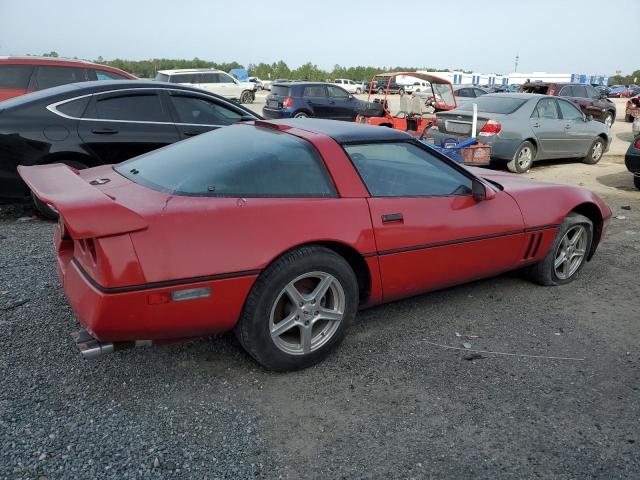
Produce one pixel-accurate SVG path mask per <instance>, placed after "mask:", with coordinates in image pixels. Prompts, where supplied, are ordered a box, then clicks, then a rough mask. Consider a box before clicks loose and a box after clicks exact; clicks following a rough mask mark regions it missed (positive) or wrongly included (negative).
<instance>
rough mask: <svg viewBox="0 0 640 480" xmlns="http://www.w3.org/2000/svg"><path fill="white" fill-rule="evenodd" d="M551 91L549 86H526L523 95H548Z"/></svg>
mask: <svg viewBox="0 0 640 480" xmlns="http://www.w3.org/2000/svg"><path fill="white" fill-rule="evenodd" d="M548 91H549V85H524V86H523V87H522V92H523V93H539V94H541V95H546V94H547V92H548Z"/></svg>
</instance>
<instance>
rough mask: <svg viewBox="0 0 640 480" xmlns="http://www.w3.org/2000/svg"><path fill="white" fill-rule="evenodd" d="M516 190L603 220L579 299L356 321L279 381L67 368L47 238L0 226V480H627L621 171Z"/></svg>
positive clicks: (567, 292) (475, 301) (464, 304)
mask: <svg viewBox="0 0 640 480" xmlns="http://www.w3.org/2000/svg"><path fill="white" fill-rule="evenodd" d="M629 128H630V127H629ZM528 176H530V177H531V178H535V179H538V180H543V181H549V182H559V183H567V184H572V185H580V186H584V187H585V188H589V189H591V190H594V191H596V192H597V193H598V194H600V195H601V196H602V197H603V198H605V200H606V202H607V203H608V204H609V205H610V207H611V209H612V210H613V214H614V217H618V218H613V219H612V222H611V226H610V228H609V232H608V236H607V238H606V239H605V241H604V243H603V244H602V245H601V247H600V248H599V250H598V252H597V254H596V256H595V257H594V259H593V260H592V261H591V262H589V263H588V264H587V265H586V266H585V268H584V269H583V271H582V272H581V274H580V276H579V278H578V279H576V281H574V282H573V283H571V284H569V285H566V286H563V287H540V286H537V285H533V284H531V283H529V282H527V281H525V280H523V279H522V278H521V277H520V276H519V275H518V274H517V273H512V274H507V275H502V276H499V277H496V278H492V279H488V280H483V281H479V282H474V283H471V284H468V285H463V286H459V287H455V288H450V289H447V290H443V291H438V292H433V293H430V294H426V295H421V296H417V297H413V298H410V299H407V300H403V301H398V302H394V303H391V304H388V305H384V306H380V307H377V308H373V309H369V310H366V311H363V312H360V314H359V315H358V317H357V319H356V321H355V324H354V325H352V327H351V328H350V330H349V331H348V333H347V337H346V339H345V341H344V343H343V344H342V345H341V346H340V348H339V349H338V350H337V351H336V352H335V353H334V354H333V355H332V356H331V357H330V358H329V359H328V360H327V361H325V362H324V363H322V364H320V365H317V366H316V367H313V368H310V369H308V370H305V371H301V372H296V373H290V374H274V373H271V372H267V371H265V370H263V369H261V368H260V367H258V366H257V365H256V364H255V363H254V362H253V361H252V360H251V359H250V358H249V357H248V356H247V355H246V354H244V353H243V352H242V350H241V349H240V347H239V346H238V344H237V342H236V341H235V339H234V338H233V337H232V336H230V335H227V336H222V337H220V338H203V339H199V340H196V341H192V342H188V343H182V344H175V345H171V346H167V347H162V348H154V349H139V350H134V351H127V352H121V353H116V354H113V355H111V356H105V357H103V358H100V359H97V360H95V361H85V360H82V359H81V358H80V357H79V355H78V354H77V352H76V351H75V350H74V346H73V344H72V341H71V338H70V336H69V333H70V332H72V331H74V330H76V329H77V323H76V321H75V320H74V319H73V315H72V312H71V310H70V309H69V306H68V304H67V302H66V300H65V298H64V296H63V294H62V292H61V289H60V287H59V285H58V280H57V278H56V275H55V268H54V252H53V248H52V241H51V236H52V232H53V227H54V225H53V224H52V223H49V222H43V221H24V222H23V221H17V215H16V213H15V210H13V211H12V210H11V209H8V208H7V207H2V209H1V210H0V371H1V372H2V376H0V478H7V479H15V478H51V479H53V478H115V479H123V478H175V479H182V478H229V479H244V478H265V479H279V478H283V479H300V478H305V479H306V478H309V479H329V478H330V479H334V478H335V479H338V478H350V479H351V478H355V479H411V478H415V479H423V478H434V479H435V478H437V479H441V478H451V479H456V480H458V479H485V478H486V479H496V478H501V479H532V478H545V479H546V478H553V479H567V480H568V479H587V478H598V479H607V480H609V479H637V478H638V475H639V474H638V472H640V433H639V432H640V430H639V429H638V424H639V420H640V391H639V388H640V350H639V348H638V339H639V338H640V286H639V285H638V281H639V272H640V255H639V253H640V246H639V241H640V191H637V190H635V189H634V187H633V184H632V180H631V175H630V174H629V173H628V172H626V170H625V169H624V165H623V164H622V158H621V157H619V156H608V157H605V158H604V159H603V160H602V161H601V162H600V163H599V164H598V165H595V166H589V165H584V164H581V163H573V162H546V163H542V164H540V165H536V167H535V168H534V169H532V170H531V171H530V172H529V174H528ZM467 341H468V342H470V343H471V346H472V349H473V350H478V351H480V352H485V353H476V354H474V353H473V352H469V351H466V350H465V349H464V347H463V345H462V343H463V342H467ZM486 352H495V353H486Z"/></svg>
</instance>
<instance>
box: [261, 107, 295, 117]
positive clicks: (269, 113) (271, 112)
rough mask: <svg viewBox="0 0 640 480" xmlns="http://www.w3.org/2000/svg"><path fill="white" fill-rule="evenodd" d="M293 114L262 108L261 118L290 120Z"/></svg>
mask: <svg viewBox="0 0 640 480" xmlns="http://www.w3.org/2000/svg"><path fill="white" fill-rule="evenodd" d="M292 113H293V112H289V111H287V110H284V109H280V108H267V107H263V108H262V116H263V117H264V118H291V114H292Z"/></svg>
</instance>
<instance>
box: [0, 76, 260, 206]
mask: <svg viewBox="0 0 640 480" xmlns="http://www.w3.org/2000/svg"><path fill="white" fill-rule="evenodd" d="M259 118H260V116H259V115H256V114H255V113H253V112H251V110H248V109H246V108H244V107H242V106H240V105H238V104H236V103H233V102H231V101H229V100H226V99H225V98H223V97H220V96H218V95H215V94H212V93H208V92H205V91H202V90H199V89H196V88H192V87H187V86H182V85H178V84H173V83H161V82H147V81H141V80H131V81H128V80H118V81H95V82H84V83H73V84H68V85H63V86H60V87H54V88H50V89H47V90H41V91H39V92H34V93H29V94H27V95H22V96H20V97H16V98H13V99H10V100H6V101H4V102H0V199H1V200H4V201H10V200H17V199H22V198H25V197H28V195H29V190H28V188H27V186H26V185H25V184H24V183H23V182H22V180H21V179H20V177H19V176H18V173H17V166H18V165H39V164H47V163H65V164H67V165H70V166H73V167H75V168H78V169H82V168H86V167H95V166H97V165H102V164H109V163H119V162H122V161H124V160H127V159H129V158H132V157H135V156H137V155H141V154H143V153H146V152H149V151H151V150H154V149H156V148H160V147H164V146H165V145H169V144H171V143H174V142H177V141H179V140H182V139H185V138H189V137H192V136H194V135H198V134H199V133H203V132H207V131H209V130H212V129H215V128H219V127H222V126H225V125H230V124H232V123H235V122H238V121H241V120H255V119H259ZM36 206H37V207H38V208H39V209H40V210H41V211H42V213H43V214H45V215H47V216H51V211H50V210H49V209H48V208H47V207H46V206H44V205H36ZM43 210H44V211H43Z"/></svg>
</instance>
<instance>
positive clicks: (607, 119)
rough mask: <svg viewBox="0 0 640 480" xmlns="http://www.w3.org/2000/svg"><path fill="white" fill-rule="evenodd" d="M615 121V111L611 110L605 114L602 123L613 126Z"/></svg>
mask: <svg viewBox="0 0 640 480" xmlns="http://www.w3.org/2000/svg"><path fill="white" fill-rule="evenodd" d="M614 121H615V117H614V116H613V113H611V112H607V113H606V114H605V116H604V118H603V119H602V123H604V124H605V125H607V126H608V127H609V128H611V127H612V126H613V122H614Z"/></svg>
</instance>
